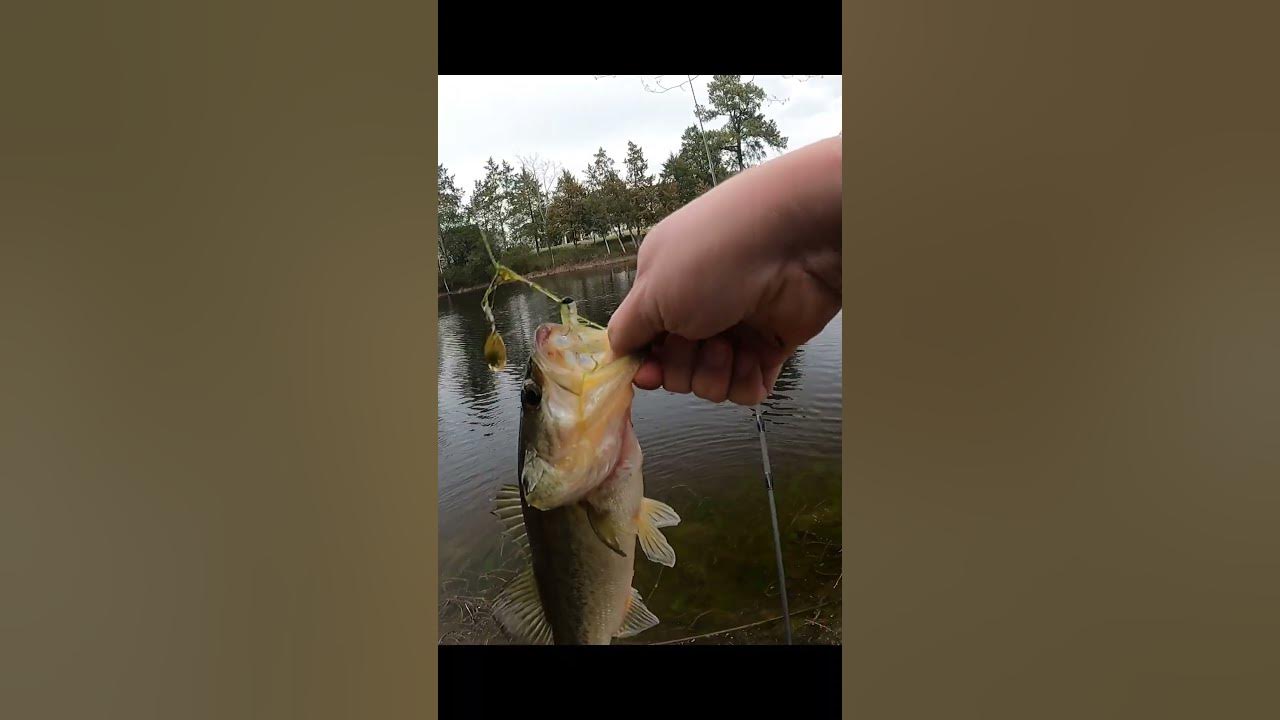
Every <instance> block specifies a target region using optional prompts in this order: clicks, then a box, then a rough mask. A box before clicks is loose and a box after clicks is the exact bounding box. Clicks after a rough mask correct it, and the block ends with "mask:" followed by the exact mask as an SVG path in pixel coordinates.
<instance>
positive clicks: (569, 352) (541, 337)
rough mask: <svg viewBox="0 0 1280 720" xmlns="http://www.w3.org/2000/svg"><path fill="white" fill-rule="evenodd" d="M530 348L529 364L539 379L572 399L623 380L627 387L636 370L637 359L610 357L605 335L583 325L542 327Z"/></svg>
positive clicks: (612, 354) (607, 339)
mask: <svg viewBox="0 0 1280 720" xmlns="http://www.w3.org/2000/svg"><path fill="white" fill-rule="evenodd" d="M533 347H534V349H533V358H532V360H533V364H535V365H536V366H537V367H538V370H540V371H541V374H542V376H543V377H544V378H547V379H549V380H551V381H552V382H554V383H555V384H556V385H559V386H560V387H562V388H564V389H565V390H566V391H568V392H571V393H573V394H575V395H581V394H582V393H583V392H584V391H585V390H587V389H590V388H593V387H599V386H600V385H603V384H606V383H616V382H618V381H621V380H623V379H624V378H625V381H626V383H627V384H630V382H631V380H632V379H633V378H634V377H635V374H636V372H637V371H639V370H640V361H641V358H640V356H639V355H634V354H631V355H616V354H614V352H613V348H612V347H610V345H609V335H608V333H607V332H605V331H604V330H597V329H595V328H591V327H586V326H583V325H578V326H574V327H570V326H567V325H562V324H560V323H543V324H541V325H539V326H538V329H537V330H536V331H535V333H534V344H533Z"/></svg>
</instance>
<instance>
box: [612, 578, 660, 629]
mask: <svg viewBox="0 0 1280 720" xmlns="http://www.w3.org/2000/svg"><path fill="white" fill-rule="evenodd" d="M658 622H659V621H658V616H657V615H654V614H653V612H652V611H651V610H649V608H647V607H645V606H644V602H642V601H641V600H640V591H639V590H636V589H635V588H631V597H629V598H627V614H626V616H625V617H623V619H622V627H621V628H619V629H618V633H617V634H616V635H614V637H618V638H629V637H633V636H635V635H639V634H640V633H642V632H644V631H645V630H648V629H649V628H651V627H653V626H655V625H657V624H658Z"/></svg>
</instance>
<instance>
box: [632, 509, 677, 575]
mask: <svg viewBox="0 0 1280 720" xmlns="http://www.w3.org/2000/svg"><path fill="white" fill-rule="evenodd" d="M679 524H680V516H679V515H677V514H676V511H675V510H672V509H671V506H670V505H667V504H666V503H663V502H659V501H657V500H651V499H649V498H644V499H643V500H641V501H640V519H639V521H638V522H637V523H636V538H637V539H638V540H639V541H640V549H641V550H643V551H644V555H645V557H647V558H649V560H651V561H653V562H656V563H658V564H660V565H666V566H667V567H675V565H676V551H675V550H673V549H672V548H671V543H669V542H667V538H666V537H665V536H663V534H662V531H661V530H659V529H658V528H664V527H671V526H672V525H679Z"/></svg>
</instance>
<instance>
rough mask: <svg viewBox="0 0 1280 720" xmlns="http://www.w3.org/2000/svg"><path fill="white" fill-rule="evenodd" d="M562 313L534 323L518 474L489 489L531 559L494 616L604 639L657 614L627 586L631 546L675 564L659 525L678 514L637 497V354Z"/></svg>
mask: <svg viewBox="0 0 1280 720" xmlns="http://www.w3.org/2000/svg"><path fill="white" fill-rule="evenodd" d="M568 302H569V303H570V306H571V301H568ZM563 317H564V318H565V319H566V322H565V323H563V324H551V323H548V324H544V325H541V326H539V327H538V329H537V331H536V333H535V336H534V350H533V353H532V355H531V357H530V358H529V362H528V365H527V367H526V371H525V379H524V384H523V386H522V389H521V393H520V403H521V417H520V443H519V455H518V459H517V465H516V467H517V474H518V478H519V482H518V483H517V484H514V485H505V486H503V488H502V489H501V490H500V491H499V493H498V497H497V499H496V508H495V510H494V514H495V515H497V516H498V518H499V519H500V520H501V521H502V522H503V524H504V526H505V530H504V532H505V533H507V534H508V536H509V537H511V538H512V539H513V540H515V541H516V543H517V545H518V546H519V547H521V549H522V550H523V551H524V554H525V557H526V558H527V559H528V561H529V565H528V567H527V568H525V569H524V571H523V572H522V573H520V574H519V575H517V576H516V578H515V579H514V580H513V581H512V582H511V584H510V585H508V586H507V587H506V588H505V589H504V590H503V592H502V593H501V594H500V595H499V597H498V599H497V601H496V602H495V605H494V614H495V616H496V617H497V619H498V621H499V622H500V623H501V625H502V627H503V628H504V629H505V630H506V631H507V632H508V633H510V634H511V635H512V636H514V637H515V638H517V639H519V640H522V641H525V642H529V643H534V644H557V645H608V644H610V643H611V642H612V641H613V639H614V638H627V637H632V636H634V635H636V634H638V633H641V632H643V631H645V630H647V629H649V628H651V627H653V626H654V625H657V624H658V618H657V617H655V616H654V614H653V613H652V612H650V611H649V609H648V608H646V607H645V606H644V603H643V602H642V601H641V598H640V594H639V593H638V592H637V591H636V590H635V589H634V588H633V587H632V586H631V581H632V575H633V572H634V567H635V557H636V545H637V543H638V544H639V546H640V549H641V550H643V552H644V554H645V555H646V557H648V558H649V560H651V561H653V562H657V563H661V564H663V565H665V566H667V567H674V566H675V561H676V556H675V551H674V550H673V549H672V548H671V545H670V543H668V542H667V540H666V538H665V537H664V536H663V534H662V532H661V531H660V529H659V528H663V527H670V526H672V525H676V524H678V523H679V522H680V517H679V516H678V515H676V513H675V511H674V510H672V509H671V508H670V507H669V506H667V505H666V504H664V503H661V502H658V501H656V500H652V499H649V498H645V497H644V481H643V477H642V474H641V465H642V461H643V454H642V452H641V450H640V443H639V441H638V440H637V439H636V434H635V429H634V427H633V426H632V424H631V401H632V398H633V396H634V392H635V391H634V389H633V387H632V379H633V378H634V376H635V373H636V371H637V370H638V369H639V367H640V358H639V357H637V356H634V355H628V356H623V357H615V356H614V354H613V352H612V350H611V349H610V347H609V341H608V336H607V334H606V333H605V332H604V331H603V330H597V329H594V328H590V327H586V326H583V325H579V324H577V323H575V322H574V321H573V319H572V318H573V315H572V311H570V312H569V313H566V314H564V315H563Z"/></svg>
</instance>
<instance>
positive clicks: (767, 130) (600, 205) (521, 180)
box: [436, 75, 787, 289]
mask: <svg viewBox="0 0 1280 720" xmlns="http://www.w3.org/2000/svg"><path fill="white" fill-rule="evenodd" d="M707 89H708V95H707V103H706V105H705V106H699V107H698V109H697V111H696V115H697V119H698V120H699V121H700V123H702V124H703V125H702V127H703V128H705V131H702V130H700V128H699V125H690V126H689V127H688V128H686V129H685V131H684V133H683V134H682V136H681V138H680V149H679V150H678V151H677V152H673V153H671V154H670V155H669V156H668V157H667V159H666V160H665V161H664V162H663V163H662V166H661V168H660V170H659V172H658V174H657V176H656V177H655V176H654V175H653V174H651V172H650V168H649V163H648V160H647V159H646V157H645V154H644V150H643V149H642V148H640V147H639V146H638V145H636V144H635V143H634V142H631V141H628V142H627V152H626V156H625V157H624V158H623V159H622V165H621V167H618V166H617V165H616V164H615V162H614V160H613V158H611V157H609V154H608V153H607V152H606V151H605V149H604V148H603V147H602V148H600V149H599V150H598V151H596V153H595V156H594V157H593V158H592V159H591V162H590V163H589V164H588V165H587V167H586V169H585V170H584V171H583V173H582V178H583V179H582V180H581V181H580V180H579V179H578V177H576V176H575V175H574V173H572V172H570V171H569V170H567V169H563V168H559V167H558V166H556V165H555V164H554V163H552V162H550V161H547V160H545V159H543V158H540V157H537V156H532V157H527V158H525V157H521V158H517V164H516V165H512V164H511V163H510V162H508V161H507V160H503V161H501V162H498V161H496V160H494V159H493V158H489V160H488V162H486V163H485V167H484V175H483V177H481V179H479V180H477V181H476V182H475V184H474V186H473V187H472V188H471V192H470V194H469V196H468V197H464V193H463V191H462V189H461V188H459V187H458V186H457V184H456V181H455V180H454V177H453V175H452V174H450V173H449V171H448V169H447V168H446V167H445V166H444V165H439V166H438V167H437V178H436V181H437V190H438V192H439V226H438V238H437V239H438V240H439V243H438V248H439V252H440V265H441V275H442V278H443V279H444V280H445V281H446V282H448V283H450V284H454V285H459V286H462V285H466V284H480V283H484V282H486V281H487V280H488V276H489V274H490V273H491V271H492V268H491V267H490V265H489V262H488V256H487V254H486V253H485V250H484V246H483V244H482V243H481V233H482V232H483V233H484V236H485V237H486V238H487V239H488V240H489V243H490V244H491V245H492V247H493V248H494V251H495V252H501V253H503V255H504V262H506V263H507V264H509V265H511V267H512V268H513V269H515V270H516V271H518V272H524V271H526V270H528V269H531V267H529V265H530V258H532V257H533V256H538V257H539V258H541V257H542V256H544V255H545V256H546V259H545V260H543V261H542V262H539V263H538V264H539V265H542V266H548V265H551V264H555V263H556V259H555V255H556V252H557V251H560V252H561V253H562V255H565V256H581V255H582V253H581V252H579V244H580V243H583V242H588V243H589V244H590V247H591V248H592V249H594V243H595V241H596V240H597V239H600V240H603V243H604V250H605V253H608V254H612V252H613V247H612V246H611V244H610V242H609V238H610V237H611V236H612V237H614V239H615V240H616V242H617V244H618V249H619V250H620V251H621V252H626V246H625V244H623V237H624V235H625V236H629V237H630V239H631V243H632V246H633V249H634V248H636V247H638V244H637V238H642V237H643V233H644V231H645V229H646V228H648V227H650V226H652V225H653V224H655V223H657V222H658V221H659V220H661V219H662V218H663V217H666V216H667V215H668V214H670V213H671V212H673V211H675V210H676V209H678V208H679V207H681V206H682V205H685V204H686V203H688V202H690V201H691V200H693V199H694V198H696V197H698V196H699V195H701V194H702V193H704V192H706V191H707V190H709V189H710V188H711V187H712V185H713V182H720V181H723V180H724V179H725V178H726V177H729V176H731V175H732V174H734V173H736V172H741V171H742V170H745V169H746V168H748V167H750V166H751V165H753V164H756V163H758V162H760V161H761V160H763V159H764V158H765V156H766V152H767V150H766V147H771V148H774V149H776V150H784V149H786V147H787V138H785V137H783V136H782V134H781V133H780V132H779V130H778V126H777V123H776V122H774V121H773V120H769V119H767V118H766V117H765V116H764V114H763V112H762V111H761V108H762V106H763V105H764V102H765V100H766V95H765V92H764V90H763V88H761V87H759V86H757V85H755V84H754V83H752V82H743V81H742V78H741V76H739V75H716V76H714V77H713V78H712V80H711V82H710V83H709V85H708V88H707ZM717 120H720V121H722V125H721V126H720V127H718V128H712V127H708V126H706V125H705V123H709V122H713V121H717ZM704 138H705V144H704ZM713 177H714V181H713ZM565 246H572V248H573V250H569V249H568V248H566V247H565ZM522 260H523V261H524V262H523V263H522V262H521V261H522ZM521 264H525V265H526V267H523V268H522V267H520V265H521ZM455 289H456V288H455Z"/></svg>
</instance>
